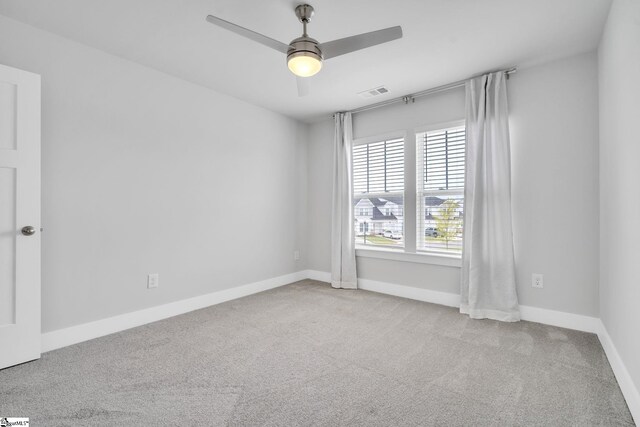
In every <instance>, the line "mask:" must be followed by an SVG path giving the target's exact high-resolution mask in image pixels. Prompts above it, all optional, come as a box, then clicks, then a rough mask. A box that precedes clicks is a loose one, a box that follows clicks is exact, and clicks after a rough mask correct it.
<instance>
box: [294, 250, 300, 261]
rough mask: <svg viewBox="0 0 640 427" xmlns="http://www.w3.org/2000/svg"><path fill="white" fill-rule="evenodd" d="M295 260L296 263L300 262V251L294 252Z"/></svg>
mask: <svg viewBox="0 0 640 427" xmlns="http://www.w3.org/2000/svg"><path fill="white" fill-rule="evenodd" d="M293 259H294V260H295V261H298V260H300V252H299V251H294V252H293Z"/></svg>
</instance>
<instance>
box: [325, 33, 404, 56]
mask: <svg viewBox="0 0 640 427" xmlns="http://www.w3.org/2000/svg"><path fill="white" fill-rule="evenodd" d="M401 37H402V27H400V26H397V27H390V28H385V29H384V30H377V31H371V32H370V33H364V34H358V35H357V36H351V37H345V38H343V39H338V40H334V41H330V42H327V43H321V44H320V46H319V47H320V50H321V51H322V56H323V58H324V59H329V58H333V57H336V56H340V55H344V54H345V53H350V52H354V51H356V50H360V49H365V48H368V47H371V46H375V45H377V44H382V43H386V42H390V41H392V40H396V39H399V38H401Z"/></svg>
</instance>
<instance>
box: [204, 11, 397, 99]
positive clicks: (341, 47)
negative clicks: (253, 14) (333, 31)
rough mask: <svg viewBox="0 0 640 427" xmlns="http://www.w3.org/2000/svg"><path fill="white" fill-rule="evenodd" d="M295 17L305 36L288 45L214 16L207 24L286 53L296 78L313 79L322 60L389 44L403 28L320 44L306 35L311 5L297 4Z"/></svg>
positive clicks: (301, 85)
mask: <svg viewBox="0 0 640 427" xmlns="http://www.w3.org/2000/svg"><path fill="white" fill-rule="evenodd" d="M295 14H296V16H297V17H298V19H299V20H300V22H301V23H302V36H301V37H298V38H296V39H293V40H292V41H291V43H289V44H288V45H286V44H284V43H281V42H279V41H278V40H274V39H272V38H270V37H267V36H265V35H262V34H259V33H256V32H255V31H251V30H249V29H247V28H244V27H241V26H239V25H236V24H233V23H231V22H229V21H225V20H224V19H221V18H218V17H216V16H213V15H209V16H207V21H208V22H210V23H212V24H214V25H217V26H219V27H222V28H225V29H227V30H230V31H233V32H234V33H236V34H239V35H241V36H244V37H246V38H248V39H251V40H253V41H256V42H258V43H261V44H263V45H265V46H268V47H270V48H272V49H275V50H277V51H279V52H281V53H284V54H285V55H287V65H288V66H289V70H291V72H292V73H293V74H295V75H296V76H297V77H311V76H313V75H315V74H316V73H318V71H320V69H321V68H322V61H323V60H325V59H330V58H334V57H336V56H340V55H344V54H345V53H350V52H355V51H356V50H360V49H365V48H368V47H371V46H375V45H378V44H382V43H386V42H390V41H392V40H396V39H399V38H401V37H402V27H400V26H396V27H390V28H385V29H383V30H377V31H371V32H369V33H363V34H358V35H357V36H351V37H345V38H343V39H338V40H333V41H330V42H327V43H318V41H317V40H316V39H313V38H311V37H309V35H308V34H307V24H308V23H309V21H310V20H311V17H312V16H313V7H312V6H311V5H308V4H301V5H298V6H297V7H296V8H295ZM307 93H308V87H307V86H306V81H303V79H300V78H298V94H299V95H300V96H304V95H306V94H307Z"/></svg>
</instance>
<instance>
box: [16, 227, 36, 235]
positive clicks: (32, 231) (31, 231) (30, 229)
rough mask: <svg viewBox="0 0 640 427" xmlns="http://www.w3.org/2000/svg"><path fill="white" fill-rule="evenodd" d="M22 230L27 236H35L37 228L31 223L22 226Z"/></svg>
mask: <svg viewBox="0 0 640 427" xmlns="http://www.w3.org/2000/svg"><path fill="white" fill-rule="evenodd" d="M20 231H22V234H24V235H25V236H33V235H34V234H36V228H35V227H32V226H30V225H27V226H26V227H22V230H20Z"/></svg>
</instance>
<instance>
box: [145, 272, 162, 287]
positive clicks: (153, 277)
mask: <svg viewBox="0 0 640 427" xmlns="http://www.w3.org/2000/svg"><path fill="white" fill-rule="evenodd" d="M159 284H160V274H158V273H151V274H149V275H148V276H147V289H151V288H157V287H158V285H159Z"/></svg>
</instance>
